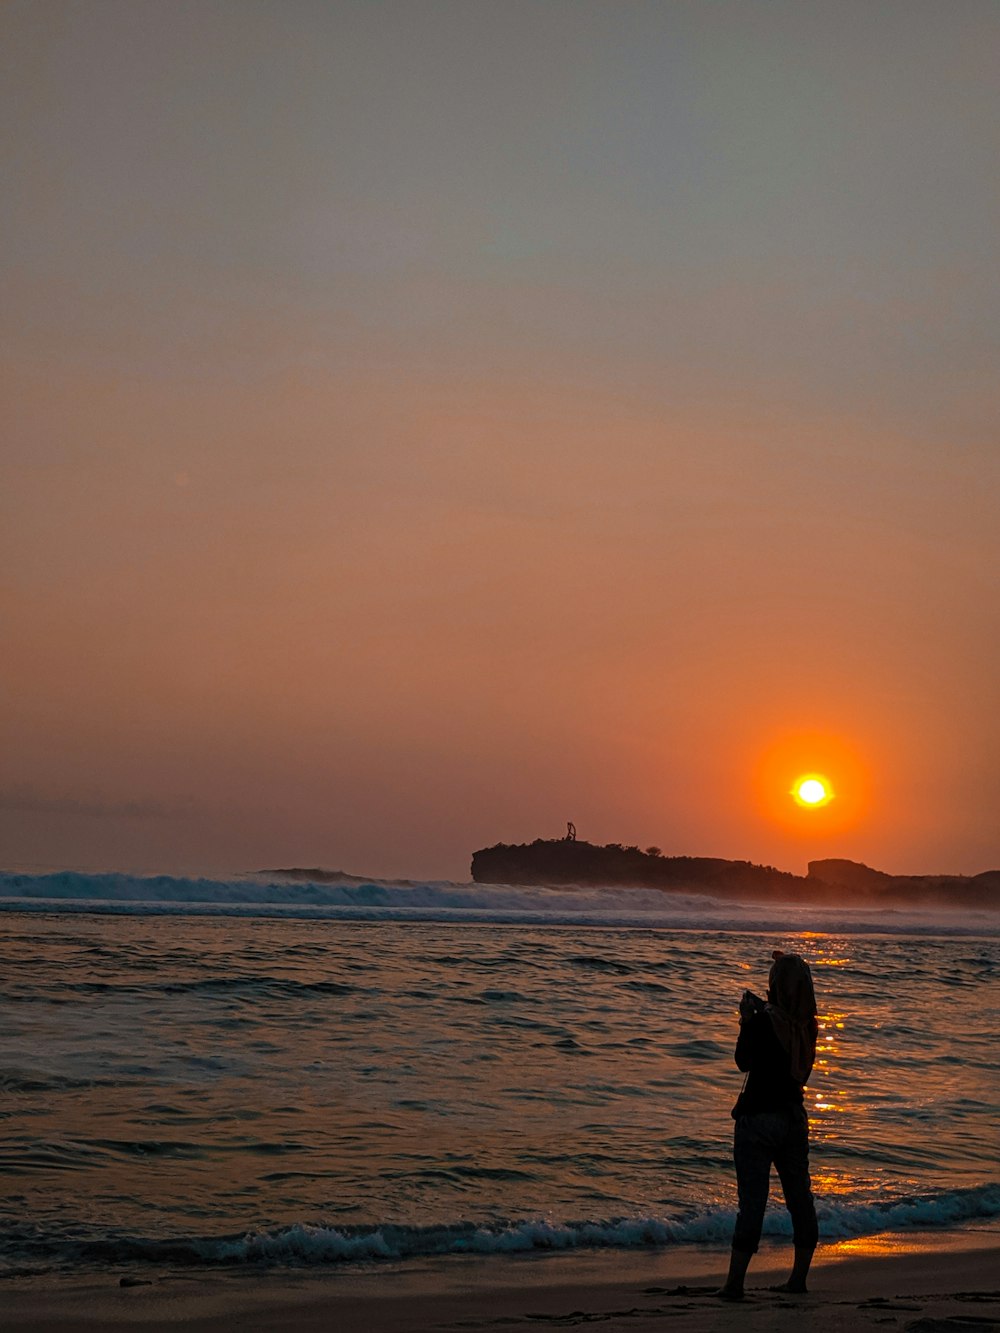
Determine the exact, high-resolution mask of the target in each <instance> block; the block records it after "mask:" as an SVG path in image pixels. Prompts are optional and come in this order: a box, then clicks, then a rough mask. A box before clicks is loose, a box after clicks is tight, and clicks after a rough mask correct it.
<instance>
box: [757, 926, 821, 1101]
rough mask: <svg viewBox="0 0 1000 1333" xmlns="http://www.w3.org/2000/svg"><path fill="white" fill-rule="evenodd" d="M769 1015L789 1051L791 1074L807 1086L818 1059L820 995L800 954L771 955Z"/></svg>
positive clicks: (777, 1034)
mask: <svg viewBox="0 0 1000 1333" xmlns="http://www.w3.org/2000/svg"><path fill="white" fill-rule="evenodd" d="M771 956H772V958H773V959H774V962H773V964H772V965H771V975H770V977H769V978H768V992H767V998H768V1001H769V1003H768V1004H767V1007H766V1013H767V1014H768V1016H769V1018H770V1019H771V1024H772V1026H773V1028H774V1031H775V1035H776V1036H777V1038H778V1040H779V1041H780V1042H781V1044H782V1046H783V1047H784V1049H785V1050H786V1051H787V1052H788V1064H789V1071H790V1073H791V1075H792V1078H794V1079H795V1081H796V1082H797V1083H806V1082H807V1081H808V1079H809V1075H810V1074H811V1073H812V1067H813V1063H814V1061H815V1059H816V1036H817V1033H818V1031H819V1024H818V1023H817V1022H816V993H815V991H814V990H813V980H812V973H811V972H810V971H809V964H808V963H807V962H806V961H805V959H804V958H800V957H799V955H798V954H797V953H781V951H780V950H778V949H776V950H775V951H774V953H773V954H772V955H771Z"/></svg>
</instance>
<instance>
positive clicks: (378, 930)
mask: <svg viewBox="0 0 1000 1333" xmlns="http://www.w3.org/2000/svg"><path fill="white" fill-rule="evenodd" d="M630 894H631V896H630ZM0 907H2V908H3V909H4V910H3V911H0V965H2V966H0V1006H2V1014H0V1018H2V1021H0V1094H2V1095H0V1122H2V1136H0V1175H2V1177H3V1185H4V1189H3V1191H2V1194H0V1273H3V1274H8V1275H9V1274H14V1273H22V1274H23V1273H31V1272H41V1271H52V1270H56V1271H66V1270H71V1271H85V1270H87V1269H89V1268H91V1267H93V1266H95V1265H102V1266H106V1265H107V1264H109V1263H111V1264H116V1265H119V1264H124V1265H129V1264H131V1265H141V1266H145V1267H147V1268H148V1267H149V1266H157V1265H178V1264H194V1265H218V1264H249V1263H258V1264H259V1263H265V1264H271V1265H299V1264H320V1265H333V1264H343V1263H345V1262H348V1263H350V1262H357V1261H366V1262H370V1261H376V1262H377V1261H383V1260H391V1259H401V1258H403V1259H405V1258H407V1257H410V1256H422V1255H432V1254H434V1255H437V1254H451V1253H469V1252H481V1253H488V1252H519V1251H527V1250H532V1249H562V1250H569V1249H574V1248H586V1247H595V1246H600V1247H635V1246H651V1245H653V1246H675V1245H684V1244H689V1243H702V1244H704V1243H709V1244H719V1245H725V1244H727V1243H728V1238H729V1235H730V1232H731V1228H732V1223H733V1217H734V1210H735V1187H734V1181H733V1172H732V1163H731V1138H732V1120H731V1118H730V1108H731V1107H732V1104H733V1102H734V1101H735V1099H736V1096H737V1094H738V1092H739V1090H740V1084H741V1075H740V1074H739V1072H738V1071H737V1070H736V1068H735V1065H734V1063H733V1047H734V1044H735V1038H736V1030H737V1010H736V1005H737V1001H738V998H739V995H740V993H741V992H742V990H743V989H744V987H747V986H749V987H751V988H752V989H755V990H757V991H763V990H764V989H765V988H766V984H767V969H768V967H769V963H770V955H771V950H772V949H774V948H781V949H785V950H794V951H796V952H800V953H802V954H803V955H804V956H805V957H806V958H807V959H808V961H809V962H810V964H811V965H812V968H813V974H814V977H815V982H816V991H817V997H818V1001H819V1009H820V1028H821V1030H820V1039H819V1049H818V1058H817V1062H816V1069H815V1072H814V1074H813V1077H812V1079H811V1081H810V1084H809V1087H808V1089H807V1094H806V1101H807V1107H808V1112H809V1120H810V1128H811V1140H812V1169H813V1184H814V1191H815V1194H816V1198H817V1208H818V1213H819V1221H820V1235H821V1240H825V1241H829V1240H833V1239H839V1238H846V1237H853V1236H859V1235H869V1234H875V1233H878V1232H880V1231H885V1230H889V1229H892V1230H898V1229H901V1228H917V1227H934V1226H950V1225H955V1224H962V1223H964V1224H984V1223H988V1222H989V1220H990V1219H996V1218H998V1217H1000V1169H998V1162H997V1159H998V1106H1000V1080H998V1079H997V1060H996V1032H997V1017H998V1013H997V1009H998V988H997V976H998V967H1000V930H998V926H1000V923H998V920H997V918H996V916H991V915H990V914H985V913H984V914H965V915H962V914H955V915H948V916H939V917H934V916H933V915H928V914H926V913H924V914H917V913H909V914H908V913H905V912H896V913H889V914H865V913H862V912H856V911H855V912H848V911H840V912H838V911H835V910H832V909H826V910H824V911H822V912H820V911H814V910H810V909H805V908H801V907H799V908H786V907H781V906H771V907H767V908H765V907H761V906H759V905H758V906H753V905H743V906H742V907H738V906H736V905H734V904H732V903H720V902H716V901H712V900H707V899H699V898H696V897H685V898H679V897H674V896H673V895H671V896H669V897H665V896H664V895H662V894H658V893H655V892H653V893H651V892H650V891H643V890H636V891H629V890H619V889H616V890H604V891H599V890H586V891H580V892H579V893H574V892H573V891H570V890H559V891H548V892H547V891H544V890H527V889H506V890H505V889H502V888H489V887H487V886H483V887H480V886H476V885H465V886H456V885H450V886H449V885H442V884H436V885H420V884H407V885H398V884H397V885H392V884H387V883H378V882H375V881H372V882H370V883H364V884H358V883H345V884H343V885H340V886H337V885H334V886H331V885H308V884H294V885H289V884H279V883H277V882H274V883H268V882H267V881H266V880H265V881H259V880H255V881H245V880H240V881H231V882H226V883H218V882H212V881H206V880H200V881H191V880H170V879H167V878H160V879H157V880H142V879H135V878H132V877H128V876H75V877H73V876H70V877H67V876H40V877H25V876H0ZM776 1192H777V1191H776ZM788 1230H789V1227H788V1221H787V1216H786V1214H785V1213H784V1210H783V1209H782V1208H781V1207H780V1198H779V1199H778V1200H777V1201H772V1206H771V1208H770V1210H769V1213H768V1217H767V1221H766V1224H765V1234H769V1235H779V1234H782V1235H783V1234H787V1233H788Z"/></svg>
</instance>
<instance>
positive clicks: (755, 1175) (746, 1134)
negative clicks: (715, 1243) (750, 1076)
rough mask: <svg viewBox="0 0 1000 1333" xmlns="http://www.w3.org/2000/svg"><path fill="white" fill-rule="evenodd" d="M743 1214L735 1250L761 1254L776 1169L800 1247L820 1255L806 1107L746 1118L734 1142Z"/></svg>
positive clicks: (742, 1118) (738, 1222) (739, 1215)
mask: <svg viewBox="0 0 1000 1333" xmlns="http://www.w3.org/2000/svg"><path fill="white" fill-rule="evenodd" d="M733 1160H734V1161H735V1163H736V1186H737V1190H738V1192H739V1203H740V1210H739V1212H738V1213H737V1215H736V1227H735V1229H734V1231H733V1249H734V1250H743V1251H745V1252H747V1253H749V1254H756V1252H757V1247H758V1245H759V1244H760V1229H761V1227H762V1225H763V1222H764V1209H765V1207H766V1206H767V1196H768V1192H769V1190H770V1184H771V1163H772V1162H773V1163H774V1165H775V1167H777V1170H778V1178H779V1179H780V1181H781V1188H782V1191H783V1192H784V1195H785V1204H786V1206H787V1208H788V1211H789V1212H790V1213H791V1215H792V1227H793V1229H794V1234H795V1244H796V1246H802V1247H803V1248H805V1249H810V1250H812V1249H815V1248H816V1241H817V1239H818V1231H817V1227H816V1207H815V1205H814V1204H813V1196H812V1186H811V1184H810V1180H809V1121H808V1118H807V1116H806V1110H805V1107H804V1106H791V1107H789V1108H788V1110H787V1111H757V1112H756V1113H755V1114H753V1115H742V1116H740V1118H739V1119H738V1120H737V1122H736V1131H735V1134H734V1136H733Z"/></svg>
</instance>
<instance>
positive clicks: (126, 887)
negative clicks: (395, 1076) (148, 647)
mask: <svg viewBox="0 0 1000 1333" xmlns="http://www.w3.org/2000/svg"><path fill="white" fill-rule="evenodd" d="M4 910H6V911H21V912H24V911H44V912H80V911H85V912H97V913H102V912H103V913H131V914H141V915H165V914H166V915H174V914H184V915H199V916H206V915H209V916H255V917H268V916H272V917H273V916H282V917H302V918H309V919H315V918H320V919H323V918H330V919H340V920H345V919H346V920H366V921H370V920H391V921H412V920H422V921H463V922H480V923H504V922H506V923H511V924H518V923H520V924H545V925H611V926H665V927H670V928H673V929H679V930H704V929H708V930H720V931H735V932H754V931H773V930H775V929H781V930H784V931H786V932H787V931H789V930H791V931H795V930H796V929H801V930H816V929H817V928H818V929H822V928H823V927H824V925H828V926H829V928H830V929H832V930H836V931H838V932H842V933H855V934H867V933H876V934H880V935H885V934H935V935H940V934H952V935H998V934H1000V923H998V920H997V916H996V914H995V913H990V912H983V911H976V910H958V909H956V910H950V911H949V910H941V909H939V910H933V909H932V910H921V909H909V908H897V909H885V908H880V909H877V910H876V909H865V908H857V909H855V908H838V907H828V906H823V907H819V906H814V905H804V904H801V903H770V902H769V903H760V902H735V901H733V900H732V899H720V898H712V897H710V896H707V895H705V894H698V893H683V892H665V891H663V890H660V889H649V888H623V887H621V886H619V885H615V886H607V887H589V886H588V887H579V888H556V887H544V886H542V887H536V886H524V885H510V884H462V883H454V882H451V881H448V880H428V881H426V882H422V883H421V882H416V881H402V880H377V879H371V880H364V879H359V878H357V877H353V876H345V877H344V879H343V880H336V881H334V882H327V881H325V880H324V882H322V883H320V882H316V881H312V880H301V879H295V880H294V881H291V882H289V881H288V880H282V879H280V878H267V877H261V876H254V877H249V876H248V877H246V878H237V879H226V880H220V879H209V878H197V879H190V878H184V877H180V876H173V875H152V876H140V875H127V874H119V873H105V874H84V873H82V872H79V871H58V872H53V873H50V874H37V875H29V874H12V873H0V911H4ZM577 962H578V964H579V965H580V966H583V967H586V966H587V965H588V962H589V964H590V965H591V966H597V964H595V963H594V961H593V960H588V959H586V958H580V959H579V960H577Z"/></svg>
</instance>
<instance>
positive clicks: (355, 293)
mask: <svg viewBox="0 0 1000 1333" xmlns="http://www.w3.org/2000/svg"><path fill="white" fill-rule="evenodd" d="M376 9H377V10H378V13H377V15H376V14H375V10H376ZM416 9H417V11H419V18H415V17H414V11H413V10H410V9H408V8H407V7H403V6H391V5H390V6H388V7H381V6H374V7H373V6H371V5H362V4H338V3H335V4H332V5H329V6H313V5H311V4H306V3H299V4H291V5H288V4H277V3H265V4H261V5H259V6H255V7H254V9H253V11H252V14H251V13H250V12H249V11H247V10H246V9H245V8H244V7H242V6H240V5H229V4H225V3H222V4H218V5H214V6H212V7H211V9H210V10H205V9H204V8H203V7H201V6H195V5H191V6H188V5H184V4H181V5H177V6H166V7H160V6H156V5H149V6H145V5H139V6H135V5H128V4H125V3H123V2H122V3H118V0H113V2H112V3H108V4H105V5H102V6H100V7H98V8H97V9H93V10H90V11H89V13H88V14H87V15H84V12H83V11H82V10H79V11H77V10H75V9H74V8H73V7H68V6H64V5H61V4H57V3H55V2H54V0H53V2H52V3H47V0H36V3H34V4H32V5H30V6H29V5H12V6H7V7H5V8H4V10H3V11H2V12H0V36H2V38H3V40H2V41H0V47H2V49H3V51H4V52H5V54H4V55H3V57H2V59H3V61H4V62H5V68H4V71H3V73H4V75H5V77H4V78H3V79H0V85H2V86H3V88H4V91H3V93H2V94H0V96H2V98H3V103H4V115H3V117H2V120H3V123H4V124H6V125H8V126H10V127H11V133H10V136H9V138H8V140H7V142H6V146H5V148H4V154H5V156H4V163H3V165H4V174H5V178H7V179H13V181H14V182H15V185H16V186H17V187H18V188H16V189H15V190H14V191H13V192H11V198H12V199H13V202H8V203H7V204H6V205H5V207H6V208H7V210H8V212H9V213H10V219H9V222H10V234H11V235H12V237H13V241H14V243H13V246H12V247H9V250H10V256H9V267H8V269H7V270H6V272H5V290H6V292H7V296H6V299H5V301H4V303H3V311H4V313H3V315H2V316H0V318H2V319H3V321H4V328H3V333H4V345H5V358H4V369H3V384H2V389H3V397H2V402H3V414H4V419H3V436H4V439H5V442H6V443H5V446H4V449H3V457H2V461H0V469H2V473H0V542H2V552H0V554H2V569H3V572H2V575H0V596H2V599H3V621H2V623H3V653H2V657H0V682H2V688H3V698H4V709H3V717H2V721H0V849H2V856H0V859H2V861H3V864H4V866H5V867H6V868H14V867H18V866H42V865H45V866H48V865H66V866H81V867H94V868H97V867H102V868H126V869H149V870H156V869H164V870H186V871H191V870H206V871H212V872H221V871H225V870H238V869H245V868H249V867H254V866H261V865H278V864H290V863H291V864H308V865H312V864H324V865H327V866H333V867H339V868H344V869H347V870H350V871H353V872H355V873H370V874H383V875H409V876H427V875H433V876H447V877H454V878H462V877H465V876H466V874H467V870H468V856H469V853H471V851H472V850H473V849H475V848H476V847H479V846H482V845H486V844H490V843H493V842H495V841H498V840H507V841H522V840H530V839H531V838H534V837H536V836H560V835H561V834H562V832H563V831H564V828H565V822H566V820H568V819H573V820H575V822H576V824H577V828H578V830H579V834H580V836H581V837H584V838H589V839H591V840H593V841H600V842H603V841H611V840H614V841H623V842H626V843H631V842H638V843H639V844H641V845H643V846H645V845H647V844H649V843H656V844H657V845H659V846H661V847H662V848H663V849H664V851H666V852H668V853H689V854H704V855H724V856H734V857H748V858H750V859H753V860H762V861H767V862H771V863H774V864H778V865H780V866H782V867H785V868H790V869H796V870H801V869H804V866H805V863H806V861H807V860H808V859H810V858H812V857H814V856H825V855H841V856H849V857H854V858H856V859H862V860H866V861H868V862H870V863H874V864H876V865H878V866H880V867H882V868H885V869H889V870H895V871H900V872H904V871H911V872H919V871H977V870H982V869H986V868H988V867H991V866H995V865H997V864H998V863H1000V842H998V836H997V827H998V821H997V818H996V811H997V809H998V806H1000V780H998V776H997V759H998V756H1000V744H998V742H1000V721H998V718H1000V710H998V708H997V702H998V700H997V687H996V668H995V662H996V660H997V649H998V617H997V608H998V605H1000V601H998V570H1000V562H998V538H997V522H996V514H997V512H998V511H997V501H998V485H997V482H998V472H1000V450H998V447H997V443H996V440H997V435H996V421H997V413H996V407H997V402H996V389H995V374H994V373H993V369H994V368H995V364H996V358H995V353H996V343H997V337H996V333H997V329H996V310H997V309H998V308H1000V304H998V302H997V300H996V295H997V293H996V278H997V269H996V257H995V228H994V224H993V221H991V219H993V220H994V221H995V207H996V202H997V198H996V193H997V192H996V186H995V183H994V181H995V173H994V172H993V170H992V167H991V160H992V148H991V144H992V140H993V135H994V134H995V129H996V109H997V98H996V91H997V90H996V84H995V73H994V71H993V68H992V63H991V61H990V60H989V59H987V57H986V55H985V54H984V53H985V52H986V51H987V50H989V48H990V46H991V40H990V39H991V38H992V39H995V38H996V36H997V35H1000V34H998V33H997V31H996V30H997V27H998V26H1000V20H998V17H997V11H996V9H995V7H994V6H992V5H987V4H976V3H969V4H966V5H963V6H961V7H958V8H951V7H949V8H948V9H947V11H944V10H943V9H942V8H940V7H937V6H930V5H928V6H923V5H919V4H918V5H907V6H902V5H901V6H898V7H897V6H894V5H885V6H881V7H879V9H878V11H877V13H875V12H873V11H872V10H871V9H870V7H868V6H860V5H859V6H854V5H851V4H847V5H844V6H837V7H819V6H816V7H814V6H802V5H795V6H789V5H785V4H783V3H773V4H765V5H761V6H754V7H752V8H748V7H743V6H739V5H735V4H733V5H729V4H725V3H724V4H714V5H708V4H704V5H699V4H692V5H690V6H687V5H682V6H677V7H663V6H659V5H645V4H640V3H637V4H634V5H627V6H620V5H615V4H611V3H590V0H579V2H578V3H574V4H568V3H562V0H552V3H551V4H548V5H546V6H544V7H539V6H537V5H532V4H528V3H520V2H519V0H512V3H509V4H505V5H502V6H480V5H473V6H468V5H463V4H460V3H458V2H457V0H449V2H445V3H439V2H437V0H432V2H430V3H428V4H426V5H423V6H418V7H416ZM813 769H819V770H821V771H825V772H829V774H830V776H831V777H832V779H833V781H834V784H835V786H836V789H837V798H836V800H835V801H833V802H831V804H830V805H829V806H827V807H825V808H824V809H823V810H817V811H803V810H800V809H799V808H798V807H796V806H795V805H794V803H793V802H792V801H791V798H790V796H789V795H788V788H789V786H790V784H791V781H792V779H793V778H794V777H795V776H796V775H797V774H798V773H801V772H805V771H811V770H813Z"/></svg>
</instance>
